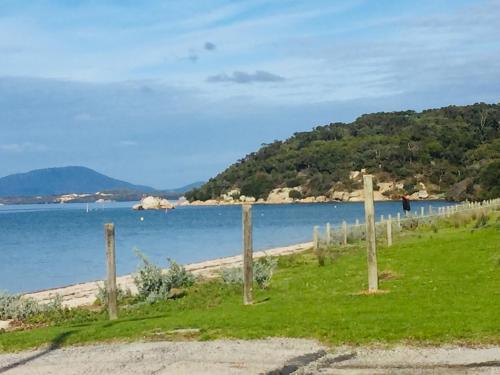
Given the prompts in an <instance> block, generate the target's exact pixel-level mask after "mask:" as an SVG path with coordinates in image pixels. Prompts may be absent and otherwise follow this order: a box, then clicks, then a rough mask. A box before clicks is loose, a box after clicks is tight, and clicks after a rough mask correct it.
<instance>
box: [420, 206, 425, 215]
mask: <svg viewBox="0 0 500 375" xmlns="http://www.w3.org/2000/svg"><path fill="white" fill-rule="evenodd" d="M424 211H425V210H424V206H422V207H420V216H421V217H424V216H425V212H424Z"/></svg>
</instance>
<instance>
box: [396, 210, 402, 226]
mask: <svg viewBox="0 0 500 375" xmlns="http://www.w3.org/2000/svg"><path fill="white" fill-rule="evenodd" d="M396 220H397V223H398V230H401V213H399V212H398V215H397V219H396Z"/></svg>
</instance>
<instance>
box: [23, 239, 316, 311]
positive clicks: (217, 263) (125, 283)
mask: <svg viewBox="0 0 500 375" xmlns="http://www.w3.org/2000/svg"><path fill="white" fill-rule="evenodd" d="M312 246H313V243H312V242H305V243H300V244H295V245H289V246H281V247H275V248H271V249H267V250H260V251H256V252H254V253H253V257H254V259H258V258H261V257H264V256H266V255H271V256H281V255H289V254H294V253H300V252H303V251H306V250H308V249H310V248H311V247H312ZM242 264H243V257H242V255H233V256H228V257H221V258H215V259H210V260H205V261H201V262H197V263H190V264H186V265H184V267H185V268H186V270H187V271H189V272H192V273H193V274H194V275H195V276H201V277H203V278H214V277H216V276H217V275H218V271H219V270H220V269H221V268H224V267H237V266H240V265H242ZM98 283H103V280H95V281H87V282H83V283H78V284H72V285H66V286H62V287H56V288H51V289H45V290H40V291H35V292H29V293H24V294H23V296H25V297H30V298H33V299H35V300H37V301H38V302H40V303H48V302H49V301H50V300H51V299H53V298H54V297H55V296H56V295H58V294H59V295H60V296H61V297H62V304H63V306H65V307H70V308H73V307H78V306H87V305H92V304H93V303H94V301H95V299H96V294H97V291H98ZM116 284H117V286H118V287H120V288H123V289H130V291H131V292H132V293H134V294H135V293H137V288H136V286H135V284H134V278H133V274H127V275H123V276H118V277H117V278H116Z"/></svg>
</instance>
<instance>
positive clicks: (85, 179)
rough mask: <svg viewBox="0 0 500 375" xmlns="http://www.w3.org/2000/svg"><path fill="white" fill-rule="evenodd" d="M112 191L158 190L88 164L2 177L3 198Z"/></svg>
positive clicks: (1, 195)
mask: <svg viewBox="0 0 500 375" xmlns="http://www.w3.org/2000/svg"><path fill="white" fill-rule="evenodd" d="M110 190H114V191H117V190H130V191H137V192H144V193H152V192H155V191H156V190H155V189H153V188H152V187H149V186H142V185H134V184H131V183H129V182H125V181H121V180H117V179H115V178H111V177H108V176H105V175H103V174H101V173H98V172H96V171H94V170H92V169H90V168H85V167H61V168H47V169H37V170H34V171H31V172H27V173H17V174H12V175H9V176H6V177H3V178H0V197H27V196H48V195H60V194H68V193H95V192H98V191H101V192H102V191H110Z"/></svg>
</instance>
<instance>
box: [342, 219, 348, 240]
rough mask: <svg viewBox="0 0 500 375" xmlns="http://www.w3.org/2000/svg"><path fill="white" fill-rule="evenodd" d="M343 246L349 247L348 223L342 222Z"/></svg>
mask: <svg viewBox="0 0 500 375" xmlns="http://www.w3.org/2000/svg"><path fill="white" fill-rule="evenodd" d="M342 244H343V245H344V246H345V245H347V223H346V222H345V220H344V221H342Z"/></svg>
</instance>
